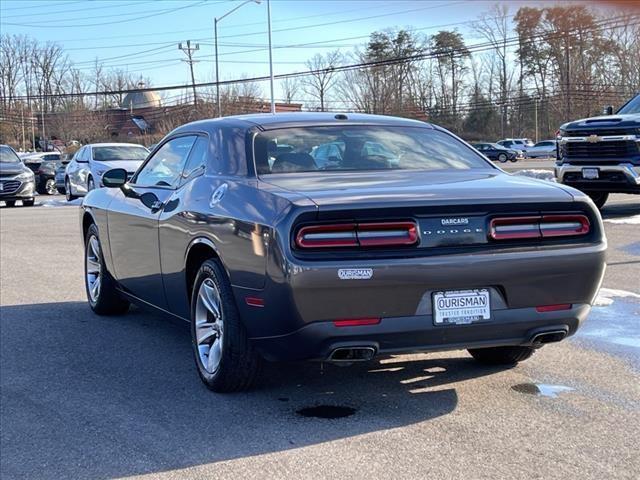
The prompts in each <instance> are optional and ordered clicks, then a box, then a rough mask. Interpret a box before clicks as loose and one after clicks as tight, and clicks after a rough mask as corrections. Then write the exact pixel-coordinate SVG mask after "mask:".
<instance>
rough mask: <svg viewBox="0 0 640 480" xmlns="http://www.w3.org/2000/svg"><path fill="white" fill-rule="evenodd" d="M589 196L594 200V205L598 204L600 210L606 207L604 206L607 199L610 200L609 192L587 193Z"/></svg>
mask: <svg viewBox="0 0 640 480" xmlns="http://www.w3.org/2000/svg"><path fill="white" fill-rule="evenodd" d="M585 193H586V194H587V195H589V198H591V200H593V203H595V204H596V207H598V210H599V209H601V208H602V207H604V204H605V203H607V199H608V198H609V192H585Z"/></svg>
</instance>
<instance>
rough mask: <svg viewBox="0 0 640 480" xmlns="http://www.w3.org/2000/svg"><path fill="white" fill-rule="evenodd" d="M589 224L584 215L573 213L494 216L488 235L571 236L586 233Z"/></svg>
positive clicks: (498, 237)
mask: <svg viewBox="0 0 640 480" xmlns="http://www.w3.org/2000/svg"><path fill="white" fill-rule="evenodd" d="M590 225H591V224H590V222H589V219H588V218H587V217H586V216H585V215H574V214H558V215H541V216H530V217H504V218H494V219H493V220H491V222H490V223H489V236H490V237H491V238H492V239H493V240H513V239H530V238H551V237H571V236H577V235H586V234H587V233H589V230H590Z"/></svg>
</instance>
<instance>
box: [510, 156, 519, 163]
mask: <svg viewBox="0 0 640 480" xmlns="http://www.w3.org/2000/svg"><path fill="white" fill-rule="evenodd" d="M509 161H510V162H513V163H516V162H517V161H518V157H513V158H511V159H509Z"/></svg>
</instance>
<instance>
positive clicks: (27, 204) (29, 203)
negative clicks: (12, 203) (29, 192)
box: [22, 198, 36, 207]
mask: <svg viewBox="0 0 640 480" xmlns="http://www.w3.org/2000/svg"><path fill="white" fill-rule="evenodd" d="M35 203H36V200H35V198H30V199H28V200H22V206H23V207H33V205H34V204H35Z"/></svg>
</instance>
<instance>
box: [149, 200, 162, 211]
mask: <svg viewBox="0 0 640 480" xmlns="http://www.w3.org/2000/svg"><path fill="white" fill-rule="evenodd" d="M163 205H164V204H163V203H162V202H161V201H160V200H156V201H155V202H153V203H152V204H151V212H152V213H156V212H157V211H159V210H160V209H161V208H162V206H163Z"/></svg>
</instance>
